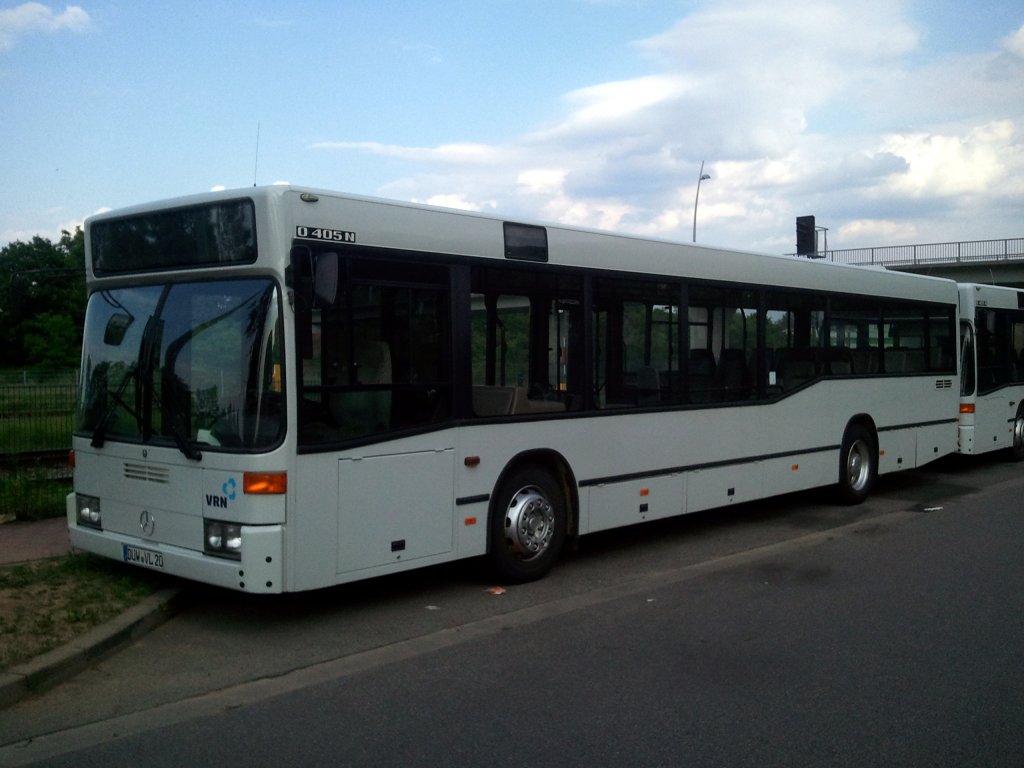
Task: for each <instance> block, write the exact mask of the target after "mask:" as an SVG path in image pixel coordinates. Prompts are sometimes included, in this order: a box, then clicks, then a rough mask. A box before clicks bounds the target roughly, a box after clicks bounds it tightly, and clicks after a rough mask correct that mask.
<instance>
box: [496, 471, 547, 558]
mask: <svg viewBox="0 0 1024 768" xmlns="http://www.w3.org/2000/svg"><path fill="white" fill-rule="evenodd" d="M554 535H555V510H554V508H553V507H552V506H551V502H549V501H548V500H547V499H546V498H545V497H544V494H542V493H541V492H540V490H538V489H537V488H535V487H533V486H527V487H526V488H521V489H520V490H519V491H517V492H516V494H515V495H514V496H513V497H512V501H510V502H509V505H508V510H507V511H506V512H505V540H506V541H507V542H508V543H509V546H510V547H511V549H512V551H513V552H515V553H516V554H519V555H521V556H522V557H523V559H525V560H532V559H533V558H535V557H538V556H540V555H541V554H543V553H544V551H545V550H546V549H547V548H548V546H550V544H551V540H552V538H554Z"/></svg>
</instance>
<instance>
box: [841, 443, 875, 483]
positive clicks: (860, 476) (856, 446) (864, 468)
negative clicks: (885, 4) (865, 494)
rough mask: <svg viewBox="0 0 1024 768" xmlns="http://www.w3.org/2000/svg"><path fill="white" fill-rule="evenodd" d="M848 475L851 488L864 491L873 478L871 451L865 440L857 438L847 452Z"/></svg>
mask: <svg viewBox="0 0 1024 768" xmlns="http://www.w3.org/2000/svg"><path fill="white" fill-rule="evenodd" d="M846 477H847V478H848V480H847V481H848V482H849V484H850V488H852V489H853V490H855V491H863V490H864V489H865V488H866V487H867V485H868V481H869V480H870V478H871V453H870V449H869V448H868V446H867V443H865V442H864V441H863V440H857V441H855V442H854V443H853V445H851V446H850V452H849V453H848V454H846Z"/></svg>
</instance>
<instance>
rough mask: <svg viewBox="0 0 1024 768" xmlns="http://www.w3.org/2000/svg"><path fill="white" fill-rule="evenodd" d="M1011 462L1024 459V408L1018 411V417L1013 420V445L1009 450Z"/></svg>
mask: <svg viewBox="0 0 1024 768" xmlns="http://www.w3.org/2000/svg"><path fill="white" fill-rule="evenodd" d="M1009 455H1010V460H1011V461H1021V460H1022V459H1024V408H1018V409H1017V416H1016V418H1014V420H1013V445H1011V446H1010V450H1009Z"/></svg>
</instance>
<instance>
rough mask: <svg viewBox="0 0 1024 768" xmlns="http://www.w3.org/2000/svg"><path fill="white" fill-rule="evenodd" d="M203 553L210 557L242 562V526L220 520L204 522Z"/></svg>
mask: <svg viewBox="0 0 1024 768" xmlns="http://www.w3.org/2000/svg"><path fill="white" fill-rule="evenodd" d="M203 551H204V552H206V554H208V555H216V556H217V557H229V558H231V559H232V560H241V559H242V526H241V525H239V524H238V523H224V522H221V521H220V520H204V521H203Z"/></svg>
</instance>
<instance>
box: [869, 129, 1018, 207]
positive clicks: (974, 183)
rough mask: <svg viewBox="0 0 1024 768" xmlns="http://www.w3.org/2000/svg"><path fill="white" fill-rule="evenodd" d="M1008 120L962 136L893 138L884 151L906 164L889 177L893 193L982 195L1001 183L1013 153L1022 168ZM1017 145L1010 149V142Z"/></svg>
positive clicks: (897, 136) (1011, 145) (1013, 131)
mask: <svg viewBox="0 0 1024 768" xmlns="http://www.w3.org/2000/svg"><path fill="white" fill-rule="evenodd" d="M1015 133H1016V130H1015V126H1014V123H1013V122H1012V121H1010V120H1000V121H997V122H993V123H989V124H986V125H982V126H978V127H976V128H973V129H971V130H970V131H968V132H967V133H966V134H964V135H938V134H924V133H918V134H909V135H894V136H890V137H888V138H887V139H886V140H885V142H884V145H883V146H884V148H885V150H886V151H888V152H891V153H892V154H894V155H896V156H898V157H902V158H904V159H905V160H906V162H907V170H906V172H905V173H901V174H899V175H896V176H893V177H892V178H891V181H890V184H891V186H892V187H893V188H894V189H895V191H896V192H898V193H900V194H903V195H907V196H910V197H916V198H919V197H922V196H929V197H933V196H952V195H968V194H982V193H984V192H986V191H987V190H992V189H998V188H999V187H1000V186H1001V185H1002V184H1003V183H1004V181H1005V180H1006V176H1007V170H1008V169H1007V161H1008V160H1011V159H1013V155H1014V154H1016V155H1017V157H1016V160H1017V162H1016V163H1014V164H1013V165H1015V166H1016V167H1017V169H1018V170H1019V169H1020V168H1021V164H1020V161H1021V159H1022V158H1021V154H1022V147H1021V145H1020V143H1019V142H1020V137H1019V136H1018V137H1015ZM1015 141H1016V142H1017V146H1016V147H1015V146H1014V142H1015Z"/></svg>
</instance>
